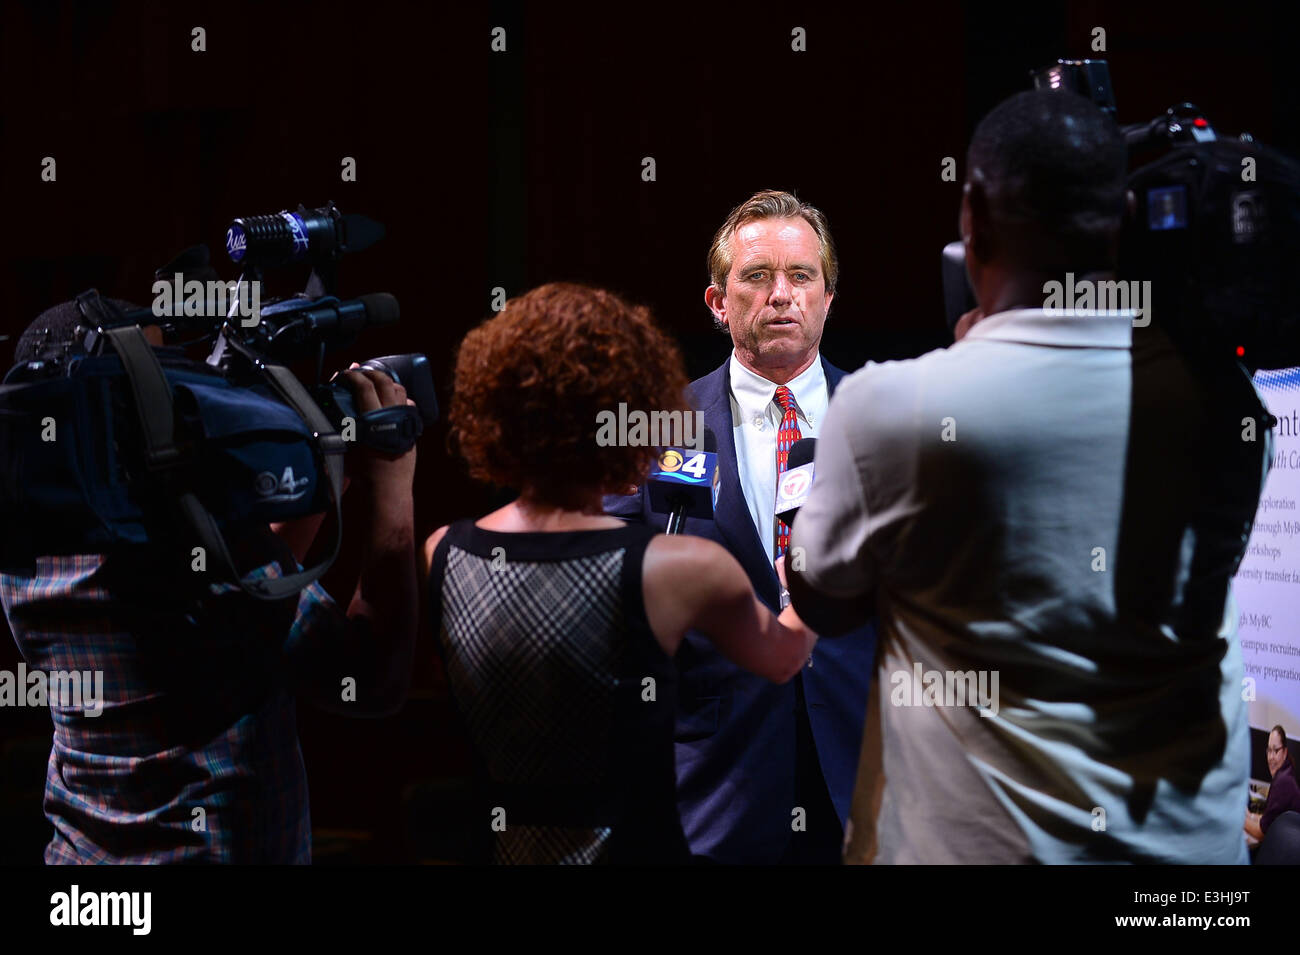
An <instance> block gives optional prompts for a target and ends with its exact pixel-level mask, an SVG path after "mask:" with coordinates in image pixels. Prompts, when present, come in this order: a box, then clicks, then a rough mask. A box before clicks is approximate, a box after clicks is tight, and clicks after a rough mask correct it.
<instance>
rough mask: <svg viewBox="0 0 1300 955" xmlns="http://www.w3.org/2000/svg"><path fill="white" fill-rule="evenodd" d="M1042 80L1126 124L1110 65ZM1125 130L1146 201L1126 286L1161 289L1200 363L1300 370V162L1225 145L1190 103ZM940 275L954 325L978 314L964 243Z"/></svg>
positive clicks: (949, 251)
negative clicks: (1140, 283) (1118, 111)
mask: <svg viewBox="0 0 1300 955" xmlns="http://www.w3.org/2000/svg"><path fill="white" fill-rule="evenodd" d="M1031 76H1032V78H1033V83H1034V86H1035V87H1036V88H1038V89H1064V90H1069V91H1072V92H1074V93H1077V94H1079V95H1082V96H1085V97H1088V98H1089V99H1091V100H1092V101H1093V102H1094V103H1095V104H1096V105H1097V107H1098V108H1099V109H1101V110H1102V111H1103V112H1105V113H1106V114H1107V115H1109V116H1111V117H1112V118H1114V117H1115V114H1116V108H1115V96H1114V92H1113V90H1112V87H1111V82H1110V72H1109V68H1108V66H1107V64H1106V61H1104V60H1059V61H1058V62H1057V63H1055V64H1053V65H1051V66H1048V67H1045V68H1043V69H1041V70H1037V71H1035V72H1034V73H1032V74H1031ZM1120 131H1121V132H1122V134H1123V136H1124V140H1125V143H1126V144H1127V146H1128V150H1129V158H1130V163H1131V164H1132V165H1133V166H1135V168H1133V169H1132V170H1131V172H1130V173H1129V176H1128V186H1129V188H1130V190H1131V191H1132V192H1133V194H1134V197H1135V199H1136V202H1137V208H1136V214H1135V215H1133V216H1131V217H1129V218H1128V219H1126V221H1125V225H1124V230H1123V233H1122V235H1121V239H1120V263H1119V272H1120V278H1121V279H1125V280H1140V281H1149V282H1150V283H1151V286H1150V287H1151V288H1152V290H1153V297H1154V299H1155V303H1156V305H1155V307H1154V309H1153V310H1152V320H1153V321H1154V322H1155V323H1156V324H1158V325H1160V326H1161V327H1162V328H1163V329H1164V330H1165V332H1166V333H1167V334H1168V335H1169V336H1170V338H1171V339H1173V340H1174V341H1176V342H1177V343H1178V344H1179V347H1180V348H1182V349H1183V350H1184V351H1185V352H1187V353H1188V354H1189V355H1193V356H1195V357H1197V358H1203V359H1205V360H1208V361H1211V362H1218V361H1223V360H1227V361H1230V362H1235V363H1239V364H1241V365H1243V366H1245V367H1246V368H1247V369H1249V370H1250V371H1252V372H1253V371H1254V370H1256V369H1258V368H1289V367H1293V366H1296V365H1300V273H1297V270H1296V268H1295V261H1296V255H1297V254H1298V253H1300V164H1297V163H1296V162H1295V161H1294V160H1291V159H1290V158H1288V157H1286V156H1283V155H1282V154H1280V153H1279V152H1277V151H1276V150H1272V149H1269V148H1268V147H1265V146H1263V145H1261V144H1259V143H1257V142H1255V141H1254V139H1253V138H1251V137H1250V136H1249V135H1243V136H1242V137H1240V138H1239V139H1229V138H1222V137H1220V136H1219V135H1218V134H1217V132H1216V131H1215V129H1214V127H1213V126H1212V125H1211V123H1210V121H1209V120H1208V119H1207V118H1206V117H1205V116H1204V115H1203V114H1202V113H1201V111H1200V110H1199V109H1197V108H1196V107H1195V106H1194V105H1192V104H1191V103H1186V102H1184V103H1180V104H1178V105H1177V106H1173V107H1170V108H1169V109H1168V110H1166V111H1165V113H1163V114H1162V115H1160V116H1158V117H1156V118H1154V119H1152V120H1151V121H1149V122H1145V123H1137V124H1133V125H1129V126H1121V127H1120ZM1153 155H1154V158H1151V157H1152V156H1153ZM1138 160H1143V161H1142V162H1140V163H1139V162H1138ZM1146 160H1149V161H1146ZM941 276H942V280H943V294H944V312H945V316H946V319H947V323H948V327H949V329H953V328H954V327H955V326H956V324H957V322H958V320H959V319H960V318H961V316H962V315H963V314H964V313H965V312H967V311H969V310H970V309H972V308H974V307H975V300H974V296H973V295H972V293H971V289H970V283H969V280H968V277H967V274H966V263H965V253H964V249H963V248H962V244H961V243H960V242H952V243H949V244H948V245H947V246H946V247H945V248H944V250H943V255H942V258H941Z"/></svg>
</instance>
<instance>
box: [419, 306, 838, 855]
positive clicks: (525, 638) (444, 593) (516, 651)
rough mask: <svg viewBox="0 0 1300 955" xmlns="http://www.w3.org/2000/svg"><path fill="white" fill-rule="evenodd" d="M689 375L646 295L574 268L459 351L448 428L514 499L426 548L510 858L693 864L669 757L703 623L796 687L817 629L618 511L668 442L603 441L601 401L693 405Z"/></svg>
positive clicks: (497, 843) (741, 657) (443, 638)
mask: <svg viewBox="0 0 1300 955" xmlns="http://www.w3.org/2000/svg"><path fill="white" fill-rule="evenodd" d="M685 387H686V376H685V373H684V371H683V367H682V359H681V353H680V352H679V351H678V349H677V347H676V345H674V344H673V342H672V341H671V339H669V338H668V337H667V336H665V335H664V334H663V333H662V332H660V331H659V330H658V329H657V328H656V327H655V325H654V324H653V322H652V321H651V317H650V314H649V312H648V311H647V310H646V309H644V308H640V307H633V306H630V305H628V304H627V303H626V302H624V301H623V300H622V299H620V298H619V297H618V296H616V295H614V294H612V293H610V292H606V291H602V290H600V289H593V288H587V287H584V286H579V285H573V284H568V283H554V284H550V285H543V286H541V287H540V288H537V289H534V290H532V291H531V292H528V293H527V294H525V295H522V296H519V297H518V298H514V299H511V300H510V301H509V302H507V303H506V307H505V309H504V310H503V311H502V312H501V313H500V314H499V315H497V316H495V317H493V318H491V319H489V320H488V321H487V322H485V323H484V324H483V325H481V326H480V327H479V328H477V329H475V330H474V331H472V332H470V333H469V335H468V336H466V338H465V341H464V342H463V343H462V345H461V347H460V352H459V354H458V355H457V359H456V382H455V394H454V396H453V398H452V406H451V413H450V419H451V436H452V441H453V443H454V445H455V447H456V448H457V449H458V450H459V452H460V454H461V455H462V456H463V457H464V458H465V460H466V461H467V462H468V464H469V469H470V474H471V475H472V476H474V477H476V478H479V479H480V480H484V481H489V482H492V483H494V484H498V485H502V486H505V487H508V488H511V489H513V490H516V491H518V497H517V498H516V499H515V500H514V501H513V502H511V503H510V504H507V505H506V506H505V507H502V508H500V509H498V510H496V511H493V512H492V513H491V514H488V515H486V516H485V517H482V518H480V519H478V520H476V521H475V520H463V521H458V522H456V523H454V524H452V525H450V526H449V527H443V528H440V529H439V530H437V531H436V532H435V533H434V534H433V535H432V536H430V538H429V539H428V541H427V542H426V544H425V560H426V562H427V565H428V566H429V568H430V572H429V588H430V606H431V608H432V615H433V625H434V633H435V636H436V639H437V645H438V650H439V652H440V653H441V655H442V658H443V661H444V664H445V669H446V672H447V679H448V682H449V684H450V687H451V692H452V696H453V698H454V700H455V703H456V705H457V708H458V710H459V711H460V712H461V714H462V716H463V717H464V721H465V725H466V728H467V731H468V734H469V738H470V741H471V743H472V745H473V747H474V751H475V755H476V762H477V765H478V774H477V775H478V783H479V795H480V797H481V800H482V814H481V815H477V814H476V815H475V816H474V822H473V824H474V825H475V826H480V827H481V828H480V829H479V830H478V831H479V833H480V834H482V835H483V836H484V837H485V838H486V837H488V836H489V834H490V837H491V842H492V849H491V858H492V859H493V861H495V862H499V863H655V862H685V861H689V860H690V857H691V856H690V848H689V846H688V844H687V841H686V836H685V833H684V832H683V830H682V822H681V819H680V817H679V815H678V812H677V805H676V798H675V790H674V752H673V722H674V718H675V716H676V711H677V705H676V704H677V694H676V683H677V674H676V670H675V667H674V664H673V657H674V656H675V655H676V654H677V652H678V649H679V647H682V646H683V638H684V636H685V634H686V633H687V631H690V630H695V631H700V632H702V633H703V634H706V635H707V638H708V639H709V640H710V641H712V645H713V646H715V647H716V648H717V650H718V651H719V652H720V653H721V654H723V655H724V656H725V657H726V658H727V659H728V660H730V661H733V662H734V663H735V664H736V665H738V666H741V667H744V668H746V669H747V670H749V671H751V672H753V673H755V674H757V675H758V676H760V677H763V678H765V679H767V680H772V681H775V682H778V683H785V682H788V681H789V680H790V679H791V677H793V676H794V675H795V674H797V673H798V672H799V670H800V668H801V667H802V666H803V664H804V661H805V660H807V659H808V656H809V654H810V653H811V652H812V649H813V646H814V645H815V643H816V639H817V638H816V635H815V634H812V633H811V632H809V631H808V630H807V629H806V628H804V627H803V626H802V625H801V624H800V623H799V622H798V618H797V617H795V616H794V613H793V611H791V610H790V609H789V608H787V609H786V610H785V611H784V612H783V613H781V615H780V616H779V617H778V616H777V615H776V614H774V613H772V612H771V611H770V610H768V608H767V607H766V606H764V604H763V602H761V601H760V600H759V599H758V598H757V597H756V596H755V595H754V591H753V589H752V588H751V586H750V583H749V579H748V578H747V577H746V575H745V572H744V571H743V570H742V569H741V566H740V564H738V563H737V562H736V560H735V558H733V557H732V556H731V555H730V554H728V553H727V551H726V550H725V549H723V548H722V547H721V546H719V545H718V544H715V543H713V542H712V541H707V540H701V539H698V538H694V537H688V536H669V535H664V534H659V533H656V531H655V530H654V529H653V528H649V527H646V526H644V525H637V524H625V523H624V522H623V521H622V520H620V519H618V518H616V517H609V516H607V515H605V514H603V513H602V509H601V500H602V496H603V495H605V494H609V493H613V492H618V491H622V490H624V489H625V488H626V487H627V486H628V485H631V484H635V483H637V482H639V481H641V480H643V478H644V476H645V473H646V470H647V468H648V467H649V465H650V464H651V463H652V462H653V461H654V459H655V456H656V455H657V453H658V451H657V449H656V448H654V447H650V446H649V445H648V444H647V443H644V442H642V443H632V442H631V439H629V441H628V442H626V443H624V444H621V445H619V444H614V445H603V444H602V443H601V442H600V441H599V440H598V427H597V422H598V420H600V417H601V415H602V414H604V413H607V412H614V411H616V410H617V409H618V408H619V407H620V405H624V406H626V407H627V408H628V409H629V410H630V411H640V412H643V413H645V414H652V413H654V412H660V411H667V412H672V411H674V410H682V409H684V408H685V405H684V403H683V391H684V389H685Z"/></svg>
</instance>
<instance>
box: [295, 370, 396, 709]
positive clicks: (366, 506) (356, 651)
mask: <svg viewBox="0 0 1300 955" xmlns="http://www.w3.org/2000/svg"><path fill="white" fill-rule="evenodd" d="M337 377H338V379H339V380H341V381H342V382H343V384H344V385H345V386H346V387H347V388H348V390H349V391H351V392H352V397H353V400H354V401H355V403H356V409H357V413H358V414H365V413H366V412H369V411H374V410H376V409H378V408H386V407H392V406H400V405H402V404H413V403H414V402H410V401H409V400H408V399H407V397H406V389H405V388H403V387H402V386H401V385H399V384H397V383H396V382H395V381H393V380H392V379H391V378H389V377H388V376H387V375H385V374H383V373H382V372H378V371H371V370H366V369H362V368H359V367H358V366H357V365H355V364H353V365H352V367H350V368H349V369H348V370H347V371H345V372H342V373H340V374H339V375H338V376H337ZM343 460H344V467H345V468H346V469H347V471H348V472H349V473H350V475H351V477H352V479H353V481H352V483H353V486H354V487H355V488H356V490H354V491H353V492H352V495H353V498H354V500H352V502H351V503H352V505H354V507H355V510H353V511H352V512H351V514H350V519H351V518H355V519H356V527H357V529H358V533H357V534H356V535H355V536H354V537H351V538H345V539H344V540H345V544H346V545H349V546H357V545H359V546H360V549H361V571H360V574H359V576H358V578H357V583H356V589H355V590H354V591H353V594H352V602H351V603H350V604H349V605H348V612H347V616H348V619H349V621H351V623H352V624H353V626H352V627H351V631H350V635H351V640H350V641H349V646H350V647H351V656H350V662H349V664H348V668H347V670H346V672H344V673H343V674H342V676H345V677H351V678H353V679H354V680H355V691H356V694H355V697H354V698H353V699H352V700H347V701H344V702H342V703H340V702H339V700H338V687H339V685H340V684H339V674H334V678H333V679H332V681H331V680H326V681H324V684H322V685H323V686H326V687H328V690H329V692H326V693H325V694H324V696H323V697H321V698H320V702H322V703H324V704H326V705H329V706H330V708H331V709H334V710H335V711H337V712H349V711H352V712H365V713H368V714H371V715H373V714H376V713H378V714H386V713H393V712H396V710H397V707H399V706H400V705H401V703H402V701H403V700H404V699H405V698H406V692H407V688H408V687H409V685H410V678H411V665H412V658H413V655H414V652H415V633H416V622H417V619H418V615H419V597H418V590H417V584H416V575H415V500H414V497H413V493H412V492H413V488H412V485H413V482H414V478H415V448H414V447H412V448H411V449H410V450H409V451H406V452H405V453H403V454H396V455H393V454H384V453H382V452H380V451H376V450H374V449H373V448H355V447H354V448H349V449H348V450H347V452H346V454H345V455H344V458H343ZM357 495H360V500H359V501H358V500H355V497H356V496H357ZM331 693H332V694H333V700H332V701H331V699H330V694H331Z"/></svg>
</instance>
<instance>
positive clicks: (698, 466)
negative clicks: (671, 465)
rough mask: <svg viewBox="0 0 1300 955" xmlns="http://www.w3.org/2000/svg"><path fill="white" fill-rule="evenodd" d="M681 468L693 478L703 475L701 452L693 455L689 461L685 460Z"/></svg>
mask: <svg viewBox="0 0 1300 955" xmlns="http://www.w3.org/2000/svg"><path fill="white" fill-rule="evenodd" d="M682 470H683V471H685V472H686V473H687V474H689V475H690V476H691V477H693V478H697V479H698V478H702V477H704V472H705V467H704V455H703V454H697V455H695V457H693V458H691V459H690V460H689V461H687V462H686V463H685V464H683V465H682Z"/></svg>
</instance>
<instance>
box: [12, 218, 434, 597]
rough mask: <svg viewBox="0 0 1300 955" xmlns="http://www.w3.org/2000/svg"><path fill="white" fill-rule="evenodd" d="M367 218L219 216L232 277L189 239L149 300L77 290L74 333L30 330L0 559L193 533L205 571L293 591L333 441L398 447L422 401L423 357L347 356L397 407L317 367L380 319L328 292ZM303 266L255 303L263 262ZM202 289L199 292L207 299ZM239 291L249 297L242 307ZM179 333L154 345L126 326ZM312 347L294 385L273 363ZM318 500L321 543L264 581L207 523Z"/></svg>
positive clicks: (17, 394) (364, 300)
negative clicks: (400, 398)
mask: <svg viewBox="0 0 1300 955" xmlns="http://www.w3.org/2000/svg"><path fill="white" fill-rule="evenodd" d="M382 236H383V227H382V226H380V225H379V224H378V223H376V222H373V221H371V220H369V219H366V218H364V217H361V216H344V215H342V214H341V213H340V212H339V210H338V209H337V207H336V206H335V205H334V204H333V203H332V202H331V203H329V204H327V205H325V206H322V207H320V208H318V209H311V210H308V209H304V208H303V207H302V206H299V208H298V210H297V211H296V212H281V213H279V214H278V215H274V216H255V217H249V218H241V219H235V220H234V221H233V222H232V223H231V225H230V228H229V229H228V230H227V235H226V246H227V251H228V253H229V254H230V258H231V259H232V260H233V261H234V262H236V263H237V264H239V265H240V266H241V269H242V272H241V275H240V277H239V279H238V281H237V282H234V283H229V284H227V283H223V282H221V281H220V280H219V279H218V278H217V276H216V272H215V270H213V268H212V267H211V265H210V263H209V255H208V250H207V248H206V247H205V246H196V247H194V248H192V249H190V250H188V251H187V252H185V253H183V254H182V255H181V256H179V257H177V258H176V259H175V260H173V262H171V263H169V264H168V265H166V266H164V267H163V268H161V269H159V270H158V272H156V273H155V277H156V279H157V281H156V282H155V284H154V291H155V293H156V294H157V296H158V297H157V298H156V299H155V301H154V304H153V307H152V308H149V309H141V310H138V311H122V310H120V309H118V308H116V307H115V306H114V305H113V304H112V303H111V302H107V301H105V300H103V299H101V298H100V296H99V294H98V293H97V292H96V291H95V290H93V289H92V290H90V291H88V292H84V293H82V294H81V295H79V296H77V299H76V305H77V307H78V309H79V311H80V315H81V319H80V324H79V325H78V326H77V328H76V330H75V332H74V334H72V335H71V336H69V337H67V338H65V339H63V340H55V341H46V342H44V343H42V345H41V348H40V352H39V354H38V356H37V358H36V359H34V360H31V361H26V362H23V363H20V364H19V365H16V366H15V367H14V368H13V369H11V370H10V372H9V373H8V374H7V375H6V376H5V379H4V384H3V385H2V386H0V465H2V466H3V477H0V521H3V522H4V524H5V526H6V533H5V535H4V539H3V542H0V570H6V571H18V572H29V573H30V572H31V571H32V570H33V568H34V565H35V558H36V557H37V556H38V555H41V554H70V553H102V552H107V551H110V550H113V549H116V548H118V547H121V546H125V545H137V544H143V543H146V542H150V543H158V542H160V541H164V540H165V541H168V542H170V543H173V544H175V543H178V537H177V535H178V533H179V535H180V536H181V537H183V538H185V540H186V541H197V543H198V544H199V545H200V546H201V547H202V548H203V549H204V551H205V556H206V557H207V558H208V559H210V560H212V561H213V562H214V563H215V564H216V567H217V569H218V570H219V571H221V572H222V573H223V574H224V576H225V577H226V578H228V579H230V580H232V581H233V582H236V583H238V584H239V586H241V587H242V588H243V589H244V590H245V591H246V592H248V593H251V594H253V595H254V596H258V597H262V598H265V599H278V598H281V597H285V596H289V595H291V594H293V593H296V592H297V591H298V590H300V589H301V588H302V587H303V586H306V584H308V583H310V582H311V581H312V580H314V579H316V578H317V577H319V576H320V574H322V573H323V572H324V571H325V569H327V568H328V566H329V565H330V564H331V563H332V562H333V559H334V557H335V556H336V555H337V551H338V541H339V533H340V530H341V528H340V526H339V498H340V496H341V494H342V480H343V467H342V457H341V456H342V454H343V453H344V451H345V449H346V448H347V447H348V446H349V445H352V444H357V445H363V446H368V447H371V448H373V449H375V450H377V451H379V452H383V453H389V454H398V453H402V452H405V451H407V450H409V449H410V447H411V446H412V445H413V444H414V443H415V441H416V440H417V439H418V438H419V436H420V434H421V432H422V431H423V429H424V427H425V426H427V425H431V424H433V423H434V422H435V421H436V420H437V416H438V407H437V399H436V396H435V393H434V387H433V379H432V375H431V373H430V369H429V363H428V360H427V359H426V358H425V356H423V355H418V354H408V355H389V356H385V357H382V358H375V359H371V360H370V361H366V362H363V363H362V365H361V367H362V368H366V369H373V370H376V371H379V372H381V373H383V374H385V375H387V376H389V377H390V378H392V379H393V380H394V381H396V382H398V383H399V384H401V385H402V386H403V387H404V388H405V389H406V393H407V395H408V397H409V398H410V399H411V400H412V402H413V403H414V404H413V405H406V406H401V407H389V408H382V409H378V410H374V411H370V412H367V413H364V414H358V413H357V411H356V409H355V407H354V405H353V401H352V396H351V393H350V392H349V391H348V390H347V389H346V388H345V387H344V386H343V385H341V384H337V383H333V382H329V381H325V380H324V379H323V372H324V358H325V355H326V353H327V352H329V351H332V350H335V349H338V348H342V347H345V346H347V345H350V344H351V343H352V342H353V341H355V339H356V338H357V336H358V335H359V334H360V333H361V332H362V331H363V330H365V329H366V328H368V327H371V326H379V325H387V324H391V323H393V322H396V321H397V319H398V305H397V300H396V299H395V298H394V297H393V296H391V295H388V294H384V293H378V294H372V295H364V296H361V297H360V298H357V299H352V300H340V299H339V298H338V297H337V295H336V294H335V291H336V288H335V286H336V280H337V264H338V261H339V259H340V258H341V257H342V256H343V255H344V254H345V253H347V252H349V251H357V250H359V249H363V248H366V247H367V246H369V245H371V244H373V242H375V241H377V240H378V239H379V238H382ZM299 262H300V263H306V264H308V265H310V266H311V275H310V278H309V279H308V281H307V285H306V289H305V290H304V291H303V292H302V293H299V294H297V295H294V296H292V297H289V298H284V299H279V300H273V301H269V302H268V303H267V304H265V305H262V304H261V301H260V298H261V296H260V285H261V281H262V277H263V274H264V272H265V271H266V270H268V269H275V268H279V267H281V266H285V265H289V264H291V263H299ZM214 296H215V297H214ZM250 304H251V307H249V306H250ZM149 326H154V327H157V328H159V329H161V332H162V334H163V337H164V341H166V342H168V343H183V345H185V346H189V347H193V346H196V345H198V344H200V343H207V342H211V344H212V348H211V351H210V353H209V354H208V356H207V358H206V360H205V361H195V360H192V359H190V358H188V357H186V354H185V351H184V348H182V347H171V348H167V347H164V348H159V349H154V348H153V347H151V346H150V344H149V342H148V340H147V339H146V338H145V335H144V331H143V329H144V328H145V327H149ZM305 358H314V359H315V363H316V372H315V379H314V381H312V382H311V383H309V384H308V385H307V386H304V385H303V384H302V383H300V382H299V381H298V379H297V378H296V377H295V376H294V375H293V374H292V373H291V372H290V371H289V370H288V368H287V367H285V365H286V363H288V362H293V361H298V360H301V359H305ZM331 505H332V507H333V510H334V512H335V524H334V540H333V547H332V548H331V549H330V553H329V556H328V557H327V558H326V559H325V560H324V561H322V562H321V563H320V564H318V565H317V566H315V567H312V568H310V569H309V570H306V571H302V572H301V573H297V574H290V575H287V576H285V577H281V578H275V579H270V580H263V579H253V578H243V579H241V578H240V575H239V574H238V572H237V571H236V570H235V563H234V560H233V559H232V557H231V553H230V550H229V548H228V547H227V545H226V541H225V536H224V533H223V531H224V530H225V529H227V528H229V527H231V526H234V525H237V524H239V523H241V522H259V523H266V522H271V521H283V520H291V519H293V518H297V517H301V516H305V515H306V514H312V513H319V512H321V511H323V510H328V509H329V508H330V507H331Z"/></svg>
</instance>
